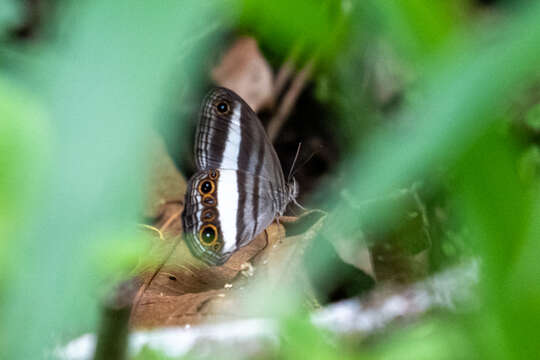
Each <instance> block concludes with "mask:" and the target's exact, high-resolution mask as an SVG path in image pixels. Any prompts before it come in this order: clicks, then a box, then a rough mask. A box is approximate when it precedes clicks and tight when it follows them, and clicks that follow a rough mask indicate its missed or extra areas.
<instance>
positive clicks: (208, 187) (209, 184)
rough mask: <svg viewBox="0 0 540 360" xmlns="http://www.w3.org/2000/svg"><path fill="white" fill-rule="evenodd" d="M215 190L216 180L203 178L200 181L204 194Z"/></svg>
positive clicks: (201, 191) (200, 187)
mask: <svg viewBox="0 0 540 360" xmlns="http://www.w3.org/2000/svg"><path fill="white" fill-rule="evenodd" d="M214 190H215V186H214V182H213V181H212V180H203V181H201V182H200V183H199V192H200V193H201V194H202V195H205V194H211V193H213V192H214Z"/></svg>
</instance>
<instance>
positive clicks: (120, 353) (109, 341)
mask: <svg viewBox="0 0 540 360" xmlns="http://www.w3.org/2000/svg"><path fill="white" fill-rule="evenodd" d="M137 288H138V286H137V284H135V283H134V281H133V280H130V281H127V282H125V283H123V284H121V285H120V286H118V288H117V289H116V291H115V292H114V294H113V296H112V297H111V298H109V299H107V301H106V302H105V304H104V306H103V310H102V316H101V326H100V329H99V333H98V338H97V344H96V346H95V348H96V351H95V354H94V360H107V359H118V360H123V359H126V355H127V344H128V322H129V315H130V313H131V304H132V300H133V295H134V292H135V290H136V289H137Z"/></svg>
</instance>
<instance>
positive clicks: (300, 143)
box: [287, 141, 302, 182]
mask: <svg viewBox="0 0 540 360" xmlns="http://www.w3.org/2000/svg"><path fill="white" fill-rule="evenodd" d="M301 147H302V142H301V141H300V142H299V143H298V148H297V149H296V155H294V160H293V163H292V166H291V168H290V170H289V175H288V176H287V182H289V181H291V177H292V175H293V170H294V165H296V160H298V155H299V154H300V148H301Z"/></svg>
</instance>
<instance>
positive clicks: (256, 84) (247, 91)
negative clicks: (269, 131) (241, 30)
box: [212, 37, 274, 112]
mask: <svg viewBox="0 0 540 360" xmlns="http://www.w3.org/2000/svg"><path fill="white" fill-rule="evenodd" d="M273 77H274V75H273V73H272V68H271V67H270V65H269V64H268V62H267V61H266V59H265V58H264V57H263V55H262V54H261V52H260V51H259V47H258V46H257V41H256V40H255V39H254V38H252V37H240V38H238V39H237V40H236V41H235V42H234V44H233V45H232V46H231V47H230V48H229V49H228V50H227V52H226V53H225V55H224V56H223V58H222V59H221V62H220V63H219V65H218V66H216V67H215V68H214V69H213V70H212V78H213V80H214V81H215V82H216V83H217V84H218V85H220V86H224V87H227V88H229V89H231V90H233V91H234V92H236V93H237V94H238V95H240V96H241V97H242V98H243V99H244V100H245V101H246V102H247V103H248V105H249V106H251V108H252V109H253V110H254V111H255V112H257V111H259V110H260V109H261V108H262V107H263V106H264V105H267V104H269V103H270V101H271V99H272V96H273V90H274V83H273Z"/></svg>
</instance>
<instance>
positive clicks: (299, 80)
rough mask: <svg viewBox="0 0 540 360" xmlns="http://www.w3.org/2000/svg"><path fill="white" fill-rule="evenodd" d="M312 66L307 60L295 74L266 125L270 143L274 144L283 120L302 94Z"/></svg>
mask: <svg viewBox="0 0 540 360" xmlns="http://www.w3.org/2000/svg"><path fill="white" fill-rule="evenodd" d="M313 66H314V60H313V59H312V60H309V61H308V62H307V63H306V65H305V66H304V67H303V68H302V69H301V70H300V71H299V72H298V74H296V76H295V77H294V79H293V81H292V84H291V86H290V87H289V90H287V93H286V94H285V96H283V100H282V101H281V103H280V104H279V108H278V110H277V112H276V114H275V115H274V117H272V119H271V120H270V122H269V123H268V127H267V133H268V137H269V138H270V141H272V142H274V140H275V139H276V137H277V135H278V134H279V131H280V130H281V127H282V126H283V124H284V123H285V120H287V117H288V116H289V115H290V113H291V111H292V109H293V107H294V104H295V102H296V100H297V99H298V96H300V93H301V92H302V90H303V89H304V87H305V86H306V83H307V81H308V80H309V78H310V77H311V73H312V71H313ZM284 71H285V70H284ZM276 83H277V80H276Z"/></svg>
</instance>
